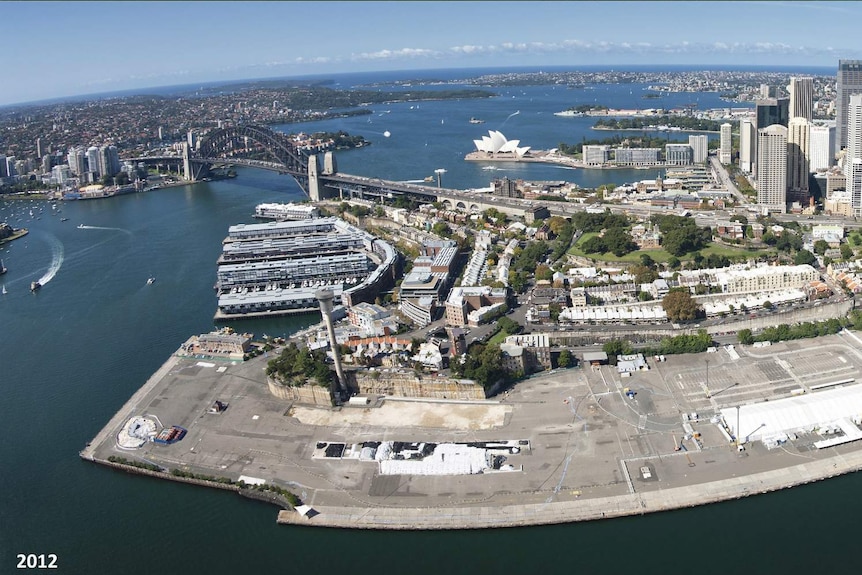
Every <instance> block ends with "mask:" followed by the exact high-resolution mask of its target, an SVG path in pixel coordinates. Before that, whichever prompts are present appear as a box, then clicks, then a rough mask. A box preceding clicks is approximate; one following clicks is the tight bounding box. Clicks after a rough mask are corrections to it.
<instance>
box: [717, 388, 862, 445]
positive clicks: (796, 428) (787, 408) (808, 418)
mask: <svg viewBox="0 0 862 575" xmlns="http://www.w3.org/2000/svg"><path fill="white" fill-rule="evenodd" d="M737 409H739V412H738V417H739V423H738V429H737ZM721 415H722V416H723V417H724V421H725V423H726V424H727V426H728V427H729V428H730V429H731V430H732V432H733V435H734V436H736V437H739V439H740V442H747V441H758V440H766V439H768V438H770V437H777V436H780V435H782V434H790V433H801V432H810V431H814V430H817V429H822V428H824V427H829V426H832V427H836V426H837V427H840V428H841V429H842V430H843V429H844V427H845V425H838V423H839V422H840V421H841V420H851V419H857V418H858V417H859V416H860V415H862V384H857V385H849V386H846V387H836V388H833V389H829V390H822V391H815V392H812V393H805V394H802V395H796V396H793V397H788V398H785V399H779V400H776V401H765V402H762V403H755V404H751V405H743V406H741V407H739V408H736V407H726V408H724V409H722V410H721ZM845 423H846V422H845ZM737 431H738V432H737ZM845 434H846V432H845Z"/></svg>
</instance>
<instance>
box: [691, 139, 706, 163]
mask: <svg viewBox="0 0 862 575" xmlns="http://www.w3.org/2000/svg"><path fill="white" fill-rule="evenodd" d="M688 145H689V146H691V149H692V153H693V157H692V161H693V162H694V163H695V164H702V163H704V162H706V157H707V155H708V154H709V138H708V136H705V135H703V134H700V135H697V136H689V137H688Z"/></svg>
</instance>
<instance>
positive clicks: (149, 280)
mask: <svg viewBox="0 0 862 575" xmlns="http://www.w3.org/2000/svg"><path fill="white" fill-rule="evenodd" d="M155 281H156V278H150V279H148V280H147V285H148V286H151V285H153V282H155Z"/></svg>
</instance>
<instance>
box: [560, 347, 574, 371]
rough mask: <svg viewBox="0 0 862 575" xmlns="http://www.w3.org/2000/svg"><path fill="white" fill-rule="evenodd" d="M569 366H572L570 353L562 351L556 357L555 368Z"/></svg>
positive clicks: (565, 350)
mask: <svg viewBox="0 0 862 575" xmlns="http://www.w3.org/2000/svg"><path fill="white" fill-rule="evenodd" d="M570 365H572V353H571V352H570V351H569V350H567V349H564V350H563V351H561V352H560V355H559V356H558V357H557V366H558V367H569V366H570Z"/></svg>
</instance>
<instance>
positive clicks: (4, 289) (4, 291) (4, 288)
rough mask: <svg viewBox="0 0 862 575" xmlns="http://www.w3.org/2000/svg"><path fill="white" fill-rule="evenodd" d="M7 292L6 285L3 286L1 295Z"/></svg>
mask: <svg viewBox="0 0 862 575" xmlns="http://www.w3.org/2000/svg"><path fill="white" fill-rule="evenodd" d="M7 293H9V292H7V291H6V286H3V295H6V294H7Z"/></svg>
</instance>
